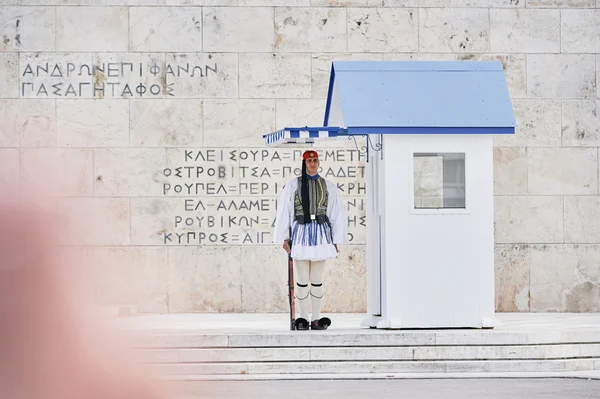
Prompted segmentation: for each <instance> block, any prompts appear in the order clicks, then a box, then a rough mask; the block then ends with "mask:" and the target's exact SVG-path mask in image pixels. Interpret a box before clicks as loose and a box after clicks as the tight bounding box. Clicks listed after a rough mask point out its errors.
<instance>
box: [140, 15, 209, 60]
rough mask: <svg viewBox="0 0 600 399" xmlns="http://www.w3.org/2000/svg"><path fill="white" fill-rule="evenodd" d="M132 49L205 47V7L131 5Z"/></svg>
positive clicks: (194, 48) (174, 50)
mask: <svg viewBox="0 0 600 399" xmlns="http://www.w3.org/2000/svg"><path fill="white" fill-rule="evenodd" d="M129 26H130V28H131V32H130V41H131V45H130V51H164V52H180V51H181V52H185V51H190V52H193V51H198V52H201V51H202V8H201V7H131V8H130V9H129Z"/></svg>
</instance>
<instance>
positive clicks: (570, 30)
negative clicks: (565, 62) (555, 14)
mask: <svg viewBox="0 0 600 399" xmlns="http://www.w3.org/2000/svg"><path fill="white" fill-rule="evenodd" d="M561 52H563V53H600V10H561Z"/></svg>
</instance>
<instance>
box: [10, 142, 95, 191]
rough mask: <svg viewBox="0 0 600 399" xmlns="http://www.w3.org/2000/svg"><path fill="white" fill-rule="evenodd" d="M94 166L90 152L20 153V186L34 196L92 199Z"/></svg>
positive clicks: (40, 150) (42, 150) (51, 150)
mask: <svg viewBox="0 0 600 399" xmlns="http://www.w3.org/2000/svg"><path fill="white" fill-rule="evenodd" d="M93 163H94V156H93V150H91V149H79V148H27V149H21V167H20V178H21V186H22V187H23V188H25V189H27V190H32V191H30V192H33V193H34V194H37V195H51V196H67V197H79V196H92V195H93V194H94V175H93Z"/></svg>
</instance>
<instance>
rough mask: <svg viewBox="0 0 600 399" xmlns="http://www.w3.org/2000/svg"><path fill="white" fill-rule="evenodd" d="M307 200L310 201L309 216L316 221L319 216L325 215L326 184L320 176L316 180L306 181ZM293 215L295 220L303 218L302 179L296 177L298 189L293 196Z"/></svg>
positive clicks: (327, 198) (326, 201) (327, 195)
mask: <svg viewBox="0 0 600 399" xmlns="http://www.w3.org/2000/svg"><path fill="white" fill-rule="evenodd" d="M308 198H309V199H310V214H311V216H312V215H314V216H315V217H314V218H312V219H316V217H317V216H319V215H323V216H324V215H327V203H328V200H329V193H328V192H327V182H326V181H325V179H323V178H322V177H321V176H319V177H317V178H316V179H308ZM294 214H295V215H296V218H297V219H298V218H303V217H304V210H303V208H302V177H298V188H297V189H296V194H295V196H294Z"/></svg>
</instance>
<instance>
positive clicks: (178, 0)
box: [128, 0, 238, 7]
mask: <svg viewBox="0 0 600 399" xmlns="http://www.w3.org/2000/svg"><path fill="white" fill-rule="evenodd" d="M128 1H148V2H153V1H155V2H159V3H160V2H164V3H165V4H166V5H168V6H218V7H235V6H237V5H238V0H128ZM148 5H153V4H148Z"/></svg>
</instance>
